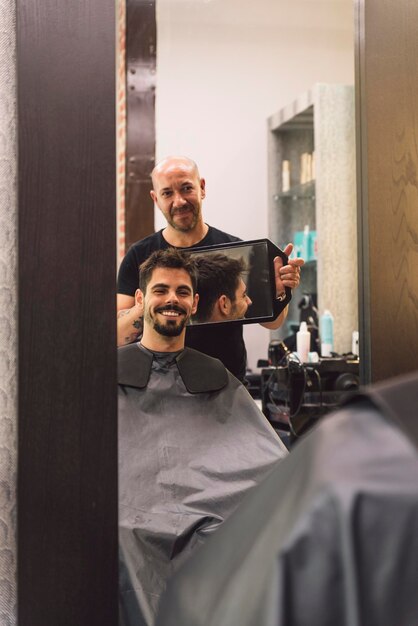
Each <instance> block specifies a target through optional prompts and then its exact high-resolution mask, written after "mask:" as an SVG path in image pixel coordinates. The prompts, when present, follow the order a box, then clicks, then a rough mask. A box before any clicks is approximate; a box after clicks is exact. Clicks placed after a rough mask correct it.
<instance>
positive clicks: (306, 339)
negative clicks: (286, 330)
mask: <svg viewBox="0 0 418 626" xmlns="http://www.w3.org/2000/svg"><path fill="white" fill-rule="evenodd" d="M310 346H311V333H310V332H309V330H308V327H307V325H306V322H301V323H300V327H299V330H298V332H297V333H296V351H297V353H298V357H299V359H300V360H301V361H302V363H307V362H308V354H309V350H310V349H311V347H310Z"/></svg>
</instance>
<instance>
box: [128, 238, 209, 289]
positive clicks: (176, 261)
mask: <svg viewBox="0 0 418 626" xmlns="http://www.w3.org/2000/svg"><path fill="white" fill-rule="evenodd" d="M158 267H164V268H170V269H178V270H185V271H186V272H187V273H188V274H189V276H190V279H191V281H192V287H193V293H196V287H197V267H196V264H195V262H194V259H193V257H192V255H191V254H190V253H189V252H185V251H184V250H177V249H176V248H167V249H166V250H156V251H155V252H153V253H152V254H151V255H150V256H149V257H148V258H147V260H146V261H144V262H143V263H141V265H140V266H139V288H140V290H141V291H142V293H145V292H146V290H147V285H148V283H149V281H150V280H151V276H152V273H153V271H154V270H155V269H157V268H158Z"/></svg>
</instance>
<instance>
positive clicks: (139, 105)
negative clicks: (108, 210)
mask: <svg viewBox="0 0 418 626" xmlns="http://www.w3.org/2000/svg"><path fill="white" fill-rule="evenodd" d="M126 57H127V58H126V71H127V81H126V87H127V96H126V117H127V125H126V216H125V221H126V231H125V232H126V242H125V243H126V248H129V246H130V245H131V244H132V243H134V242H135V241H138V240H139V239H142V238H143V237H146V236H147V235H150V234H151V233H153V232H154V204H153V202H152V200H151V197H150V191H151V189H152V185H151V179H150V174H151V172H152V170H153V168H154V165H155V87H156V63H157V25H156V16H155V0H153V1H151V2H143V0H127V3H126Z"/></svg>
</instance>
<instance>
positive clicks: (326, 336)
mask: <svg viewBox="0 0 418 626" xmlns="http://www.w3.org/2000/svg"><path fill="white" fill-rule="evenodd" d="M319 327H320V333H321V356H331V352H332V351H333V350H334V318H333V317H332V315H331V313H330V312H329V311H328V309H325V311H324V312H323V314H322V315H321V320H320V324H319Z"/></svg>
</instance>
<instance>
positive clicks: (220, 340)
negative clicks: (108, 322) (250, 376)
mask: <svg viewBox="0 0 418 626" xmlns="http://www.w3.org/2000/svg"><path fill="white" fill-rule="evenodd" d="M151 178H152V184H153V189H152V190H151V198H152V199H153V201H154V203H155V204H157V206H158V208H159V209H160V210H161V212H162V213H163V215H164V217H165V219H166V220H167V226H166V227H165V228H164V229H162V230H160V231H158V232H156V233H154V234H153V235H150V236H148V237H145V238H144V239H141V240H140V241H137V242H136V243H134V244H133V245H132V246H131V247H130V249H129V250H128V252H127V254H126V256H125V258H124V259H123V261H122V263H121V266H120V269H119V274H118V294H117V311H118V320H117V323H118V330H117V338H118V346H122V345H126V344H128V343H132V342H133V341H136V340H137V339H138V337H139V336H140V335H141V332H142V308H141V306H140V305H139V304H136V303H135V291H136V290H137V288H138V281H139V266H140V265H141V263H143V261H145V259H147V258H148V257H149V256H150V254H152V252H154V251H155V250H160V249H165V248H169V247H175V248H182V249H193V248H199V247H202V246H211V245H216V244H221V243H231V242H234V241H239V238H238V237H235V236H234V235H229V234H228V233H225V232H223V231H221V230H218V229H217V228H214V227H213V226H209V225H208V224H206V223H205V222H204V221H203V216H202V201H203V199H204V198H205V195H206V188H205V179H204V178H201V177H200V175H199V170H198V167H197V165H196V163H194V161H192V160H191V159H189V158H187V157H178V156H173V157H168V158H166V159H163V160H162V161H160V162H159V163H158V164H157V165H156V166H155V168H154V170H153V171H152V174H151ZM292 249H293V246H292V244H288V245H287V246H286V248H285V249H284V252H285V254H286V255H289V254H290V253H291V251H292ZM303 264H304V261H303V259H289V261H288V264H287V265H283V261H282V259H281V258H280V257H277V258H276V259H275V260H274V267H275V277H276V293H277V295H280V294H282V293H284V291H285V287H290V288H291V289H295V288H296V287H297V286H298V285H299V281H300V267H301V266H302V265H303ZM286 316H287V307H286V308H285V309H284V310H283V311H282V312H281V313H280V315H279V316H278V317H277V318H276V319H275V320H274V321H272V322H266V323H264V324H262V325H263V326H264V327H265V328H268V329H270V330H275V329H277V328H279V327H280V326H281V325H282V324H283V322H284V320H285V319H286ZM186 345H188V346H189V347H192V348H195V349H197V350H201V351H202V352H205V353H206V354H209V355H210V356H214V357H217V358H219V359H220V360H221V361H222V362H223V363H224V365H225V366H226V367H227V368H228V369H229V370H230V371H231V372H232V373H233V374H234V375H235V376H236V377H237V378H238V379H240V380H243V379H244V377H245V370H246V360H247V353H246V349H245V344H244V339H243V332H242V325H240V324H238V325H236V324H234V325H231V326H229V325H222V327H221V326H216V325H215V326H207V327H201V326H196V327H190V328H188V330H187V335H186Z"/></svg>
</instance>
